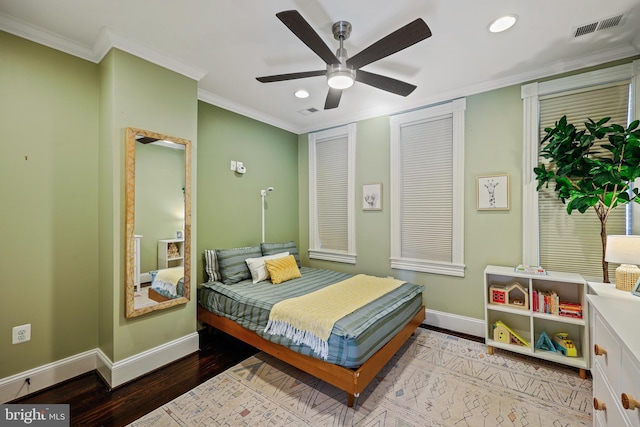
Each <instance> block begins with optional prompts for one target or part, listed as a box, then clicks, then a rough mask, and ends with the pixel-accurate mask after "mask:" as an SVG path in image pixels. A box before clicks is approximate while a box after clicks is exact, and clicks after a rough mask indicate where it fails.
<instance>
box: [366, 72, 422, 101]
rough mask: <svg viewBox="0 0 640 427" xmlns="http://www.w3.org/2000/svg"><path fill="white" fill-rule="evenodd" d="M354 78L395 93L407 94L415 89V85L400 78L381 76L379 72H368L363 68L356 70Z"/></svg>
mask: <svg viewBox="0 0 640 427" xmlns="http://www.w3.org/2000/svg"><path fill="white" fill-rule="evenodd" d="M356 80H357V81H359V82H360V83H364V84H367V85H369V86H373V87H377V88H378V89H382V90H386V91H387V92H391V93H395V94H396V95H402V96H407V95H409V94H410V93H411V92H413V91H414V90H415V88H416V87H417V86H415V85H412V84H410V83H406V82H403V81H401V80H396V79H392V78H391V77H386V76H381V75H380V74H374V73H369V72H367V71H364V70H358V71H357V72H356Z"/></svg>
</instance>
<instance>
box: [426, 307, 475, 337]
mask: <svg viewBox="0 0 640 427" xmlns="http://www.w3.org/2000/svg"><path fill="white" fill-rule="evenodd" d="M423 323H425V324H427V325H431V326H436V327H438V328H443V329H449V330H450V331H456V332H462V333H464V334H468V335H473V336H475V337H481V338H484V336H485V332H484V329H485V322H484V320H482V319H475V318H473V317H465V316H459V315H457V314H451V313H446V312H444V311H435V310H428V309H427V318H426V319H425V321H424V322H423Z"/></svg>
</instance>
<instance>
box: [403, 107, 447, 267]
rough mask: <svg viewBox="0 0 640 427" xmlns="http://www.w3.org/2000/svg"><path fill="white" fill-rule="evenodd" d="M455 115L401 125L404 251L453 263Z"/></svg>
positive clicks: (407, 256) (408, 254)
mask: <svg viewBox="0 0 640 427" xmlns="http://www.w3.org/2000/svg"><path fill="white" fill-rule="evenodd" d="M452 146H453V118H452V115H451V114H449V115H446V116H441V117H436V118H433V119H430V120H426V121H421V122H417V123H411V124H407V125H404V126H402V127H401V129H400V156H401V164H402V169H401V209H400V212H401V213H400V218H401V219H400V221H401V226H400V235H401V249H400V250H401V255H402V257H403V258H414V259H422V260H430V261H442V262H452V236H453V225H452V216H453V204H452V193H453V172H452V170H453V149H452Z"/></svg>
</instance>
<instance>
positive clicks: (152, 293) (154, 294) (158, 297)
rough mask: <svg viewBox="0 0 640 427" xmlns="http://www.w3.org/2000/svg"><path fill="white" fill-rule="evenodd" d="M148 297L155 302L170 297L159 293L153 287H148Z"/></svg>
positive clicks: (168, 299)
mask: <svg viewBox="0 0 640 427" xmlns="http://www.w3.org/2000/svg"><path fill="white" fill-rule="evenodd" d="M149 299H152V300H154V301H156V302H164V301H171V298H167V297H165V296H164V295H162V294H159V293H158V292H157V291H156V290H155V289H153V288H151V287H150V288H149Z"/></svg>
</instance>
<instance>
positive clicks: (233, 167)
mask: <svg viewBox="0 0 640 427" xmlns="http://www.w3.org/2000/svg"><path fill="white" fill-rule="evenodd" d="M231 170H232V171H234V172H235V171H236V161H235V160H231Z"/></svg>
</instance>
